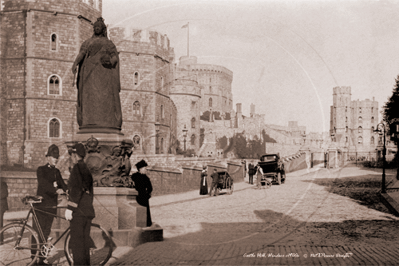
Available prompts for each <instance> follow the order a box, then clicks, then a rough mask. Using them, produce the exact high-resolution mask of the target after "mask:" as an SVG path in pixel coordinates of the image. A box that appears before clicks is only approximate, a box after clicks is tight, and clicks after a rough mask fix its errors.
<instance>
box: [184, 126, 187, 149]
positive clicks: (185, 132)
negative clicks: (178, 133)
mask: <svg viewBox="0 0 399 266" xmlns="http://www.w3.org/2000/svg"><path fill="white" fill-rule="evenodd" d="M187 131H188V130H187V129H186V124H184V128H183V138H184V151H186V137H187Z"/></svg>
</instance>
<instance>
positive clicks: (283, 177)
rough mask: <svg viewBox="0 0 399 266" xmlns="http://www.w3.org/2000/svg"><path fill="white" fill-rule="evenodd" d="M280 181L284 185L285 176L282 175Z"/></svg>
mask: <svg viewBox="0 0 399 266" xmlns="http://www.w3.org/2000/svg"><path fill="white" fill-rule="evenodd" d="M282 179H283V180H282V181H281V183H282V184H284V183H285V174H283V175H282Z"/></svg>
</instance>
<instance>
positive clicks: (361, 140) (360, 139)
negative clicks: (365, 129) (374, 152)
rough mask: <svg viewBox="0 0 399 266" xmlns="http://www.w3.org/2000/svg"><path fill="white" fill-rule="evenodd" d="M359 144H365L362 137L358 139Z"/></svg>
mask: <svg viewBox="0 0 399 266" xmlns="http://www.w3.org/2000/svg"><path fill="white" fill-rule="evenodd" d="M357 144H363V138H362V137H361V136H359V137H358V138H357Z"/></svg>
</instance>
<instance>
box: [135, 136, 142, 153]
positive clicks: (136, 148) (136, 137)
mask: <svg viewBox="0 0 399 266" xmlns="http://www.w3.org/2000/svg"><path fill="white" fill-rule="evenodd" d="M140 145H141V138H140V136H139V135H135V136H134V137H133V149H134V150H140V149H141V147H140Z"/></svg>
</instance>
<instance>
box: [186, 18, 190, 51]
mask: <svg viewBox="0 0 399 266" xmlns="http://www.w3.org/2000/svg"><path fill="white" fill-rule="evenodd" d="M189 47H190V22H187V57H188V58H190V48H189Z"/></svg>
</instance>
